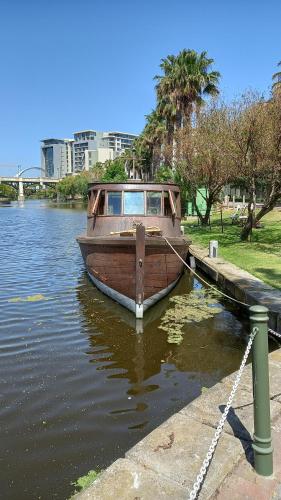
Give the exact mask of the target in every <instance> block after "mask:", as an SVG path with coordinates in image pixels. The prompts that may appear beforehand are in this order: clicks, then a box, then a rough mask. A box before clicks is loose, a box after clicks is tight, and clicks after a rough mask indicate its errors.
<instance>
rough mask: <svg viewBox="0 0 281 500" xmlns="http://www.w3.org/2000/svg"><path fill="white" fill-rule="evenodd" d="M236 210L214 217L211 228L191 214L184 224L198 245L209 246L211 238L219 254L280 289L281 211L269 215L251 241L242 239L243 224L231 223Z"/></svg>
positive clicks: (255, 231) (277, 210) (212, 217)
mask: <svg viewBox="0 0 281 500" xmlns="http://www.w3.org/2000/svg"><path fill="white" fill-rule="evenodd" d="M233 213H234V211H233V210H226V211H224V212H223V230H224V232H223V233H222V232H221V221H220V214H214V215H212V216H211V227H209V226H207V227H202V226H198V225H197V217H188V218H187V220H185V221H183V222H182V224H183V225H184V227H185V233H186V234H187V235H188V236H189V237H190V239H191V240H192V241H193V243H194V244H195V245H200V246H202V247H203V248H207V247H208V245H209V241H210V240H217V241H218V242H219V256H220V257H223V258H224V259H226V260H227V261H228V262H231V263H232V264H235V265H236V266H239V267H240V268H242V269H244V270H245V271H248V272H249V273H251V274H253V275H254V276H255V277H256V278H259V279H260V280H262V281H264V282H265V283H267V284H268V285H270V286H273V287H274V288H277V289H279V290H281V210H280V208H276V209H275V210H273V211H272V212H270V213H269V214H268V215H266V216H265V217H264V218H263V219H262V221H261V223H262V226H263V227H262V228H260V229H254V230H253V237H252V242H241V241H240V232H241V226H237V225H233V224H232V223H231V215H232V214H233Z"/></svg>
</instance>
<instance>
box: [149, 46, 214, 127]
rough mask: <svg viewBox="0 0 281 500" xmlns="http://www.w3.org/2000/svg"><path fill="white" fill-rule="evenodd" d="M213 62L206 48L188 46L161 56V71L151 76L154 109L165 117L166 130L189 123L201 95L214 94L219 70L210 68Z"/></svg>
mask: <svg viewBox="0 0 281 500" xmlns="http://www.w3.org/2000/svg"><path fill="white" fill-rule="evenodd" d="M213 62H214V61H213V59H210V58H208V57H207V52H201V53H200V54H198V53H197V52H196V51H195V50H190V49H188V50H187V49H184V50H182V51H181V52H179V54H178V55H176V56H174V55H169V56H167V57H166V58H165V59H162V61H161V64H160V68H161V69H162V71H163V74H162V75H160V76H159V75H157V76H156V77H155V79H156V80H157V85H156V92H157V99H158V109H159V111H160V112H161V113H162V115H163V116H164V117H165V118H166V120H167V131H168V130H169V128H172V129H179V128H181V127H183V126H185V125H190V123H191V117H192V113H193V112H194V111H196V110H197V109H199V108H200V107H201V106H202V105H203V104H204V100H203V97H204V96H208V95H211V96H215V95H217V94H218V92H219V91H218V87H217V84H218V81H219V78H220V74H219V72H218V71H210V67H211V65H212V64H213Z"/></svg>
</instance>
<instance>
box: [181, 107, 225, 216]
mask: <svg viewBox="0 0 281 500" xmlns="http://www.w3.org/2000/svg"><path fill="white" fill-rule="evenodd" d="M230 123H231V115H230V113H229V109H228V108H227V106H226V105H225V104H224V103H223V102H220V101H217V100H213V101H212V102H211V103H210V104H209V105H208V106H207V107H206V108H205V109H204V110H203V111H201V113H200V114H199V116H198V118H197V123H196V127H194V128H192V127H191V126H186V127H184V128H182V129H181V130H179V131H178V132H177V134H176V136H175V137H176V142H177V148H176V152H175V154H174V153H173V154H174V159H175V164H176V168H177V172H178V175H180V177H181V178H182V181H183V182H184V186H185V190H186V191H187V192H188V195H189V198H190V199H191V200H192V201H193V203H194V206H195V209H196V212H197V215H198V217H199V218H200V220H201V223H202V224H207V223H208V220H209V215H210V211H211V209H212V206H213V204H214V203H215V202H217V201H218V200H219V197H220V193H221V190H222V188H223V186H224V185H225V184H226V183H228V182H229V181H231V180H232V179H233V178H234V173H235V164H234V162H233V160H232V157H233V144H232V137H231V129H230ZM201 187H205V188H206V192H207V194H206V211H205V212H204V213H202V212H201V211H200V209H199V207H198V206H197V203H196V195H197V191H198V190H199V189H200V188H201Z"/></svg>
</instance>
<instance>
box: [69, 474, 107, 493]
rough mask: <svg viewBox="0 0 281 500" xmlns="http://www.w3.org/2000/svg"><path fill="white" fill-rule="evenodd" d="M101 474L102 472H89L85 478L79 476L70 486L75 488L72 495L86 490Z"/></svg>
mask: <svg viewBox="0 0 281 500" xmlns="http://www.w3.org/2000/svg"><path fill="white" fill-rule="evenodd" d="M101 472H102V471H96V470H90V471H89V472H88V474H85V476H81V477H79V478H78V479H77V480H76V481H73V482H72V483H71V484H72V485H73V486H74V487H75V492H74V495H75V494H76V493H79V492H80V491H82V490H84V489H85V488H88V486H90V485H91V484H92V483H93V482H94V481H95V480H96V479H97V478H98V477H99V475H100V473H101Z"/></svg>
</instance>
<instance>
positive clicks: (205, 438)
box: [75, 349, 281, 500]
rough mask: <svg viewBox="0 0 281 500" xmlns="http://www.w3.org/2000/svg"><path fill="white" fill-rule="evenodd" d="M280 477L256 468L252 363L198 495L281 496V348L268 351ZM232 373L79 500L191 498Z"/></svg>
mask: <svg viewBox="0 0 281 500" xmlns="http://www.w3.org/2000/svg"><path fill="white" fill-rule="evenodd" d="M269 368H270V370H269V372H270V396H271V420H272V429H273V445H274V450H275V451H274V475H273V476H272V477H270V478H262V477H260V476H258V475H257V474H256V473H255V472H254V470H253V467H252V464H253V451H252V446H251V444H252V439H251V435H252V432H253V398H252V371H251V365H247V366H246V367H245V370H244V373H243V376H242V379H241V383H240V385H239V388H238V391H237V393H236V396H235V399H234V401H233V405H232V408H231V410H230V413H229V417H228V420H227V422H226V424H225V427H224V431H223V433H222V436H221V438H220V440H219V444H218V446H217V449H216V451H215V455H214V458H213V460H212V463H211V465H210V467H209V470H208V473H207V475H206V478H205V481H204V484H203V487H202V489H201V491H200V494H199V496H198V498H199V499H200V500H201V499H202V500H203V499H204V500H208V499H217V500H226V499H227V500H229V499H233V500H235V499H237V500H238V499H257V500H259V499H260V500H265V499H271V498H272V499H277V498H279V499H281V372H280V369H281V349H279V350H277V351H275V352H273V353H271V354H270V355H269ZM234 377H235V374H232V375H230V376H228V377H226V378H225V379H223V380H222V381H221V382H220V383H218V384H216V385H215V386H214V387H212V388H211V389H209V390H208V391H207V392H206V393H204V394H203V395H202V396H200V397H199V398H197V399H196V400H194V401H193V402H192V403H190V404H189V405H188V406H186V407H185V408H183V409H182V410H181V411H180V412H178V413H176V414H175V415H173V416H172V417H171V418H169V419H168V420H167V421H166V422H164V423H163V424H162V425H160V426H159V427H158V428H157V429H155V430H154V431H152V432H151V433H150V434H149V435H148V436H146V437H145V438H144V439H143V440H142V441H140V442H139V443H137V444H136V445H135V446H134V447H133V448H132V449H131V450H129V451H128V452H127V453H126V456H125V458H121V459H119V460H117V461H116V462H114V463H113V464H112V465H111V466H110V467H109V468H108V469H107V470H106V471H104V472H103V473H102V474H101V475H100V477H99V478H98V479H97V480H96V481H95V482H94V483H93V485H92V486H90V487H89V488H87V489H86V490H85V491H83V492H81V493H80V494H78V495H76V496H75V499H76V500H86V499H95V500H113V499H114V500H115V499H120V500H121V499H124V500H154V499H155V500H157V499H161V500H162V499H163V500H168V499H169V500H172V499H174V500H181V499H188V496H189V492H190V490H191V488H192V485H193V482H194V481H195V479H196V476H197V474H198V472H199V470H200V467H201V464H202V461H203V459H204V458H205V455H206V452H207V451H208V448H209V445H210V442H211V440H212V438H213V436H214V432H215V428H216V426H217V423H218V421H219V419H220V417H221V415H222V412H223V410H224V405H225V404H226V401H227V399H228V396H229V393H230V391H231V388H232V384H233V380H234Z"/></svg>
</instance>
